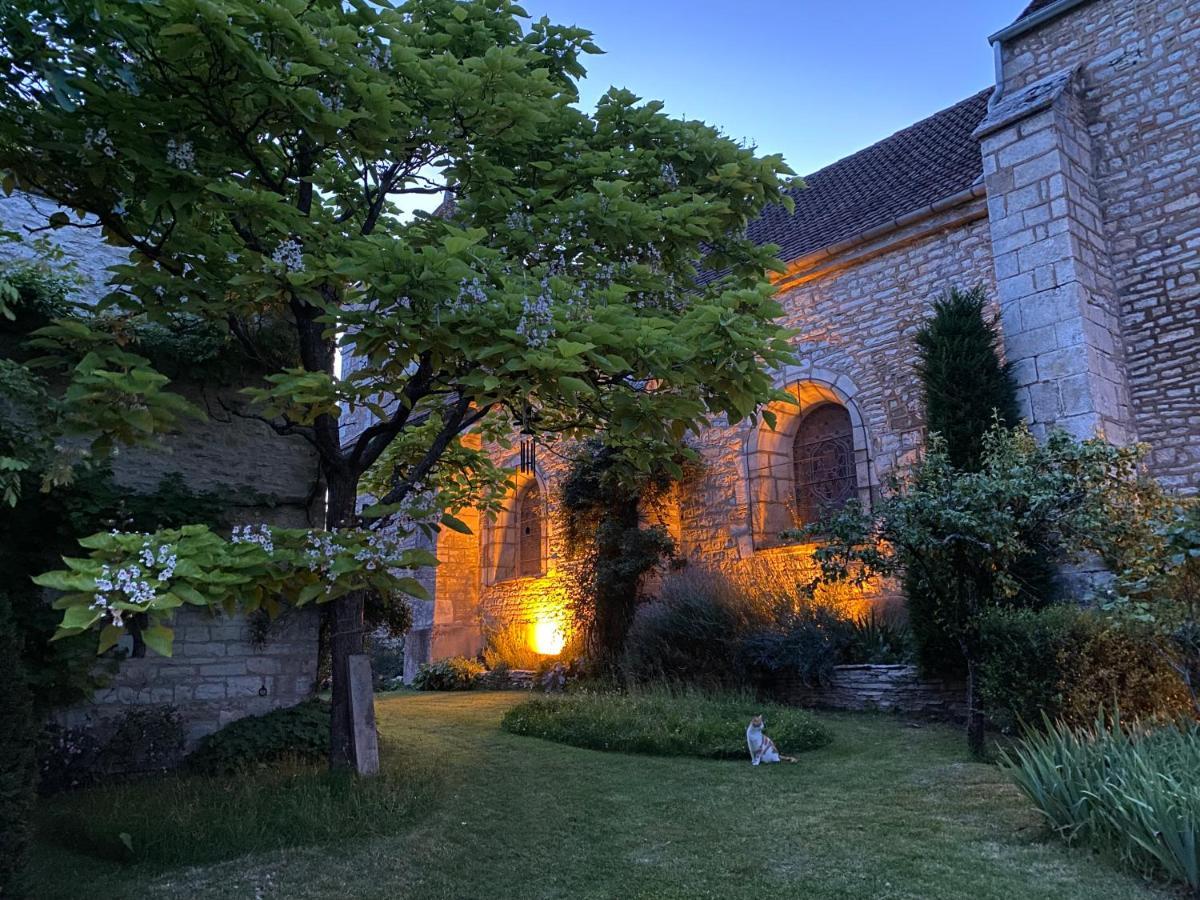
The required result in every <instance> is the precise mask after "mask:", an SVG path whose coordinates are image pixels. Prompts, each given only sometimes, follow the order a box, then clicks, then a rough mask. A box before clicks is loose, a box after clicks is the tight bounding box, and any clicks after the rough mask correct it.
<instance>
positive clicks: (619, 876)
mask: <svg viewBox="0 0 1200 900" xmlns="http://www.w3.org/2000/svg"><path fill="white" fill-rule="evenodd" d="M518 699H519V695H514V694H489V693H468V694H401V695H394V696H388V697H385V698H383V699H381V700H380V701H379V707H378V711H379V723H380V729H381V732H382V736H383V741H384V752H385V766H386V767H387V768H388V769H389V771H390V772H392V773H393V777H394V779H395V781H396V783H397V784H403V780H404V777H405V773H406V772H407V771H409V770H410V767H412V766H413V761H414V760H416V759H419V760H420V763H419V766H417V767H416V771H414V776H413V777H414V780H415V779H416V778H417V777H418V776H419V778H420V780H421V782H422V783H423V784H424V785H425V787H424V788H423V789H421V790H418V791H410V792H409V794H408V795H407V799H406V801H405V803H406V804H407V805H406V806H404V810H403V812H402V814H400V813H398V814H397V817H396V819H395V824H394V826H393V825H391V824H389V826H388V828H393V827H394V830H390V831H389V830H383V831H381V829H380V828H378V827H377V828H373V829H372V832H373V834H372V835H370V836H363V837H358V838H355V839H353V840H350V841H344V842H341V843H337V844H325V845H323V846H309V847H301V848H292V849H285V850H275V851H267V852H263V851H259V852H255V853H251V854H248V855H243V856H240V857H238V858H236V859H229V860H225V861H221V862H216V863H206V864H202V865H194V866H177V867H171V868H163V867H162V865H161V864H160V865H159V866H152V865H150V864H141V865H132V866H123V865H120V864H118V863H113V862H107V861H103V860H99V859H96V858H95V857H93V856H89V855H86V854H84V853H78V852H71V851H68V850H65V849H63V847H62V844H63V843H66V842H64V841H62V840H59V841H58V842H57V843H54V842H52V840H51V838H52V835H43V837H42V843H41V844H40V845H39V849H38V853H37V857H36V860H35V875H36V877H37V883H38V884H39V885H40V891H41V892H40V893H39V894H38V896H47V897H78V896H82V895H83V894H85V893H86V895H87V896H89V897H91V898H100V897H138V898H147V897H197V898H206V897H231V898H232V897H238V898H254V897H262V898H268V897H279V898H307V897H337V898H351V897H352V898H374V897H378V898H389V900H392V898H399V897H403V898H442V897H444V898H456V900H458V898H476V897H478V898H503V897H515V898H543V897H545V898H549V897H562V898H572V900H575V898H591V897H595V898H600V897H604V898H607V897H620V898H634V897H653V898H699V897H721V898H725V897H730V898H735V897H753V898H764V897H772V898H775V897H779V898H784V897H804V898H860V897H871V898H875V897H880V898H883V897H888V898H921V900H934V898H954V900H959V898H964V897H965V898H970V900H988V898H995V900H1012V898H1022V900H1033V898H1047V900H1050V898H1054V900H1068V898H1081V900H1082V898H1087V900H1104V898H1114V900H1115V898H1122V900H1128V898H1138V897H1168V896H1171V895H1170V894H1168V893H1165V892H1157V891H1155V890H1151V889H1148V888H1146V887H1143V886H1142V885H1141V884H1140V883H1139V882H1138V881H1137V880H1135V879H1132V878H1129V877H1126V876H1124V875H1121V874H1119V873H1117V872H1115V871H1114V870H1113V869H1111V868H1110V867H1109V866H1107V865H1106V864H1105V863H1103V862H1102V861H1100V860H1098V859H1096V858H1094V857H1089V856H1088V855H1087V854H1085V853H1083V852H1073V851H1070V850H1067V849H1065V848H1063V847H1060V846H1059V845H1057V844H1055V843H1052V842H1048V841H1046V840H1044V839H1043V836H1042V832H1041V830H1040V828H1039V826H1038V823H1037V821H1036V819H1035V818H1034V817H1033V815H1032V814H1030V813H1029V812H1027V811H1026V809H1025V804H1024V803H1023V802H1022V800H1021V798H1020V797H1019V795H1018V794H1017V792H1016V791H1015V789H1014V788H1012V787H1011V786H1010V785H1009V784H1008V782H1007V781H1006V780H1005V778H1004V776H1003V774H1002V773H1000V772H999V771H997V770H996V769H995V768H993V767H990V766H985V765H980V764H977V763H973V762H970V761H968V758H967V756H966V754H965V751H964V749H963V740H962V738H961V736H960V735H959V734H958V733H957V732H955V731H952V730H949V729H945V728H941V727H936V726H922V727H920V728H917V727H913V726H911V725H908V724H905V723H904V722H901V721H898V720H896V719H893V718H888V717H875V716H858V715H826V716H822V721H824V722H826V724H828V725H829V727H830V729H831V730H832V731H833V734H834V741H833V743H832V744H831V745H830V746H828V747H825V748H824V749H821V750H816V751H813V752H811V753H806V754H803V755H802V756H801V757H800V763H799V764H797V765H794V766H769V767H760V768H757V769H756V768H752V767H751V766H750V765H749V764H748V762H747V763H740V762H719V761H707V760H698V759H690V758H660V757H648V756H626V755H621V754H616V753H600V752H596V751H591V750H581V749H576V748H573V747H567V746H562V745H559V744H553V743H549V742H546V741H540V740H536V739H532V738H524V737H518V736H515V735H510V734H506V733H504V732H502V731H500V729H499V722H500V718H501V716H502V715H503V713H504V711H505V710H506V709H507V708H508V707H509V706H510V705H511V704H513V703H515V702H516V701H517V700H518ZM784 749H785V752H786V748H784ZM148 796H149V794H148V793H147V792H146V791H145V790H143V791H142V792H141V793H137V794H134V795H132V796H131V797H126V798H125V801H124V802H125V804H126V805H128V806H130V811H129V815H131V816H138V815H147V814H148V813H147V810H145V809H142V810H138V809H135V808H134V807H136V806H138V804H139V803H143V804H144V803H145V802H146V798H147V797H148ZM137 798H141V800H138V799H137ZM93 800H94V798H93ZM87 802H89V801H88V798H87V797H82V798H80V797H78V796H76V797H74V798H67V799H66V800H60V801H58V802H57V804H51V808H52V809H53V810H54V812H55V815H56V816H58V817H59V820H60V821H61V817H62V816H63V815H64V814H67V813H69V812H71V811H72V810H76V811H78V809H80V808H83V807H85V806H86V804H87ZM46 821H53V820H52V819H47V820H46ZM195 840H196V841H197V842H203V841H204V840H205V837H204V835H203V834H196V835H195Z"/></svg>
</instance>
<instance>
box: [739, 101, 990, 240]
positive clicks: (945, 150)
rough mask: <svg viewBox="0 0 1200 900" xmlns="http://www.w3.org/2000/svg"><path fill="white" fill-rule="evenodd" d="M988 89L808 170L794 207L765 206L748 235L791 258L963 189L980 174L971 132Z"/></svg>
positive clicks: (980, 116) (980, 164)
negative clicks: (790, 208) (825, 164)
mask: <svg viewBox="0 0 1200 900" xmlns="http://www.w3.org/2000/svg"><path fill="white" fill-rule="evenodd" d="M990 94H991V88H988V89H987V90H984V91H980V92H979V93H978V94H975V95H974V96H973V97H968V98H967V99H966V100H963V101H962V102H961V103H957V104H955V105H954V106H951V107H950V108H949V109H944V110H942V111H941V112H939V113H935V114H934V115H932V116H930V117H929V118H928V119H924V120H923V121H920V122H918V123H917V124H915V125H912V126H910V127H908V128H905V129H904V130H903V131H898V132H896V133H895V134H893V135H892V136H891V137H889V138H885V139H884V140H882V141H880V142H879V143H878V144H874V145H873V146H870V147H868V148H866V149H865V150H860V151H859V152H858V153H855V154H854V155H853V156H847V157H846V158H845V159H842V160H839V161H838V162H835V163H834V164H833V165H831V166H827V167H826V168H824V169H821V171H819V172H815V173H814V174H812V175H809V176H808V177H807V178H805V179H804V180H805V184H806V185H807V186H806V187H804V188H802V189H799V190H796V191H794V192H793V194H792V196H793V198H794V199H795V202H796V209H795V212H794V213H791V214H789V213H788V212H787V210H785V209H784V208H783V207H780V206H773V207H770V208H768V209H767V210H766V211H765V212H764V213H763V215H762V217H761V218H759V219H758V220H756V221H755V222H752V223H751V225H750V228H749V235H750V237H751V238H752V239H754V241H756V242H757V243H763V244H767V243H770V244H778V245H779V246H780V248H781V250H780V257H781V258H782V259H784V260H785V261H787V260H793V259H797V258H798V257H801V256H804V255H806V254H808V253H812V252H814V251H816V250H820V249H822V248H824V247H829V246H831V245H833V244H836V243H839V242H840V241H844V240H846V239H847V238H852V237H854V236H855V235H858V234H862V233H863V232H864V231H868V230H870V229H872V228H875V227H877V226H880V225H885V224H887V223H888V222H891V221H892V220H894V219H897V218H899V217H901V216H903V215H905V214H906V213H910V212H914V211H915V210H918V209H923V208H925V207H926V206H929V205H931V204H933V203H936V202H937V201H939V200H943V199H945V198H946V197H950V196H952V195H954V194H957V193H960V192H962V191H965V190H966V189H968V188H970V187H971V186H972V185H973V184H975V182H976V181H978V180H979V178H980V177H981V176H982V174H983V160H982V157H981V156H980V152H979V144H978V142H977V141H976V140H975V139H974V138H973V137H971V132H973V131H974V130H975V128H976V126H978V125H979V123H980V122H981V121H982V120H983V116H984V113H985V112H986V111H987V101H988V97H989V95H990Z"/></svg>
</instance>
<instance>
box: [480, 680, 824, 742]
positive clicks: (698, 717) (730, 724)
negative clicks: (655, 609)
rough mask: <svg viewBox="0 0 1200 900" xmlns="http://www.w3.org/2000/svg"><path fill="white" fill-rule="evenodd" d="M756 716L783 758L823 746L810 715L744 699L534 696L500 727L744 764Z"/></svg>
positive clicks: (690, 694)
mask: <svg viewBox="0 0 1200 900" xmlns="http://www.w3.org/2000/svg"><path fill="white" fill-rule="evenodd" d="M759 713H762V714H763V715H764V716H765V717H766V721H767V732H768V733H769V734H770V736H771V739H772V740H774V741H775V743H776V744H777V745H778V746H779V748H780V752H782V753H801V752H804V751H806V750H815V749H817V748H818V747H824V746H825V745H826V744H828V743H829V742H830V740H831V737H830V735H829V732H828V731H826V729H825V728H824V727H823V726H821V724H820V723H819V722H817V720H816V719H815V718H813V716H812V715H811V714H810V713H807V712H804V711H803V710H798V709H792V708H788V707H781V706H774V705H771V704H763V703H758V702H756V701H755V700H754V699H753V698H752V697H751V696H749V695H741V694H715V695H711V694H702V693H699V692H697V691H686V690H678V689H677V690H669V689H665V688H658V689H654V690H634V691H631V692H629V693H625V694H620V693H573V694H565V695H556V696H546V697H537V698H534V699H531V700H527V701H525V702H524V703H521V704H519V705H518V706H515V707H513V708H512V709H510V710H509V711H508V712H507V713H506V714H505V716H504V719H503V722H502V724H501V727H502V728H504V730H505V731H509V732H512V733H513V734H520V735H526V736H528V737H539V738H544V739H545V740H551V741H558V742H559V743H563V744H570V745H572V746H575V747H586V748H588V749H591V750H612V751H617V752H621V753H648V754H653V755H656V756H699V757H705V758H709V759H748V756H747V750H746V726H747V725H748V724H749V722H750V719H751V717H753V716H755V715H757V714H759Z"/></svg>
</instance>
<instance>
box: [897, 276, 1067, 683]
mask: <svg viewBox="0 0 1200 900" xmlns="http://www.w3.org/2000/svg"><path fill="white" fill-rule="evenodd" d="M916 344H917V349H918V351H919V360H918V363H917V374H918V376H919V377H920V380H921V388H922V394H923V400H924V405H925V423H926V426H927V428H928V431H929V433H930V434H933V433H935V432H936V433H938V434H940V435H941V436H942V438H943V440H944V441H945V442H946V452H947V454H948V455H949V458H950V461H951V463H953V465H954V466H955V467H956V468H958V469H961V470H963V471H966V472H974V471H978V470H979V467H980V458H981V456H982V452H983V437H984V435H985V434H986V433H987V432H988V430H989V429H990V428H991V427H992V425H993V424H994V423H995V422H997V421H999V422H1000V423H1001V424H1002V425H1005V426H1007V427H1012V426H1014V425H1016V424H1018V423H1019V422H1020V414H1019V412H1018V408H1017V383H1016V379H1014V378H1013V375H1012V364H1011V363H1008V362H1005V361H1004V360H1003V359H1002V358H1001V354H1000V335H999V333H998V331H997V329H996V325H995V322H994V321H991V320H990V319H989V317H988V315H987V294H986V292H985V290H984V287H983V285H977V286H975V287H973V288H971V289H970V290H962V289H960V288H957V287H955V288H951V289H950V290H949V291H947V292H946V293H945V294H943V295H942V296H941V297H939V298H938V299H937V300H935V301H934V304H933V315H932V316H931V317H930V319H929V320H928V321H927V322H926V323H925V325H924V327H923V328H922V329H921V330H920V332H918V334H917V337H916ZM1015 574H1016V577H1017V579H1018V580H1019V581H1021V582H1022V583H1023V584H1025V585H1026V590H1024V591H1023V592H1022V593H1021V595H1020V596H1019V597H1017V598H1016V601H1015V602H1016V604H1017V605H1020V606H1030V607H1039V606H1044V605H1045V604H1046V603H1048V602H1050V600H1051V599H1053V596H1054V592H1055V574H1054V568H1053V566H1052V565H1051V564H1050V563H1049V562H1048V561H1047V560H1046V559H1045V558H1044V557H1042V556H1031V557H1029V558H1028V559H1026V560H1025V561H1024V562H1023V563H1022V564H1021V566H1020V567H1019V571H1018V572H1016V573H1015ZM903 586H904V593H905V596H906V599H907V603H908V615H909V622H910V625H911V628H912V632H913V639H914V643H915V645H916V650H917V662H918V664H919V665H920V667H921V669H922V670H923V671H925V672H927V673H929V674H933V675H947V674H950V675H955V674H961V673H963V672H964V671H965V670H966V661H965V659H964V658H963V653H962V649H961V648H960V647H959V646H958V644H957V643H956V642H955V641H954V640H953V639H952V638H951V637H950V636H949V635H947V634H946V631H945V628H944V627H943V625H942V624H941V616H940V615H939V610H938V609H937V603H936V601H935V600H934V598H933V596H932V594H931V592H930V591H929V590H928V589H927V588H926V587H925V586H924V585H923V584H922V581H921V578H920V577H919V576H918V575H916V574H915V573H909V574H908V575H906V576H905V578H904V585H903Z"/></svg>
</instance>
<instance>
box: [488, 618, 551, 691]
mask: <svg viewBox="0 0 1200 900" xmlns="http://www.w3.org/2000/svg"><path fill="white" fill-rule="evenodd" d="M483 637H484V642H485V643H484V648H483V664H484V665H485V666H487V668H488V669H489V670H490V671H493V672H494V671H496V670H497V669H504V670H506V671H505V677H507V670H508V669H528V670H530V671H534V670H536V669H537V668H538V667H539V666H541V665H542V663H543V662H544V661H545V659H546V658H545V657H544V656H542V655H541V654H540V653H538V652H537V651H535V650H534V649H533V648H532V647H530V646H529V625H528V624H527V623H525V622H513V621H509V622H503V623H501V622H485V624H484V627H483Z"/></svg>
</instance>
